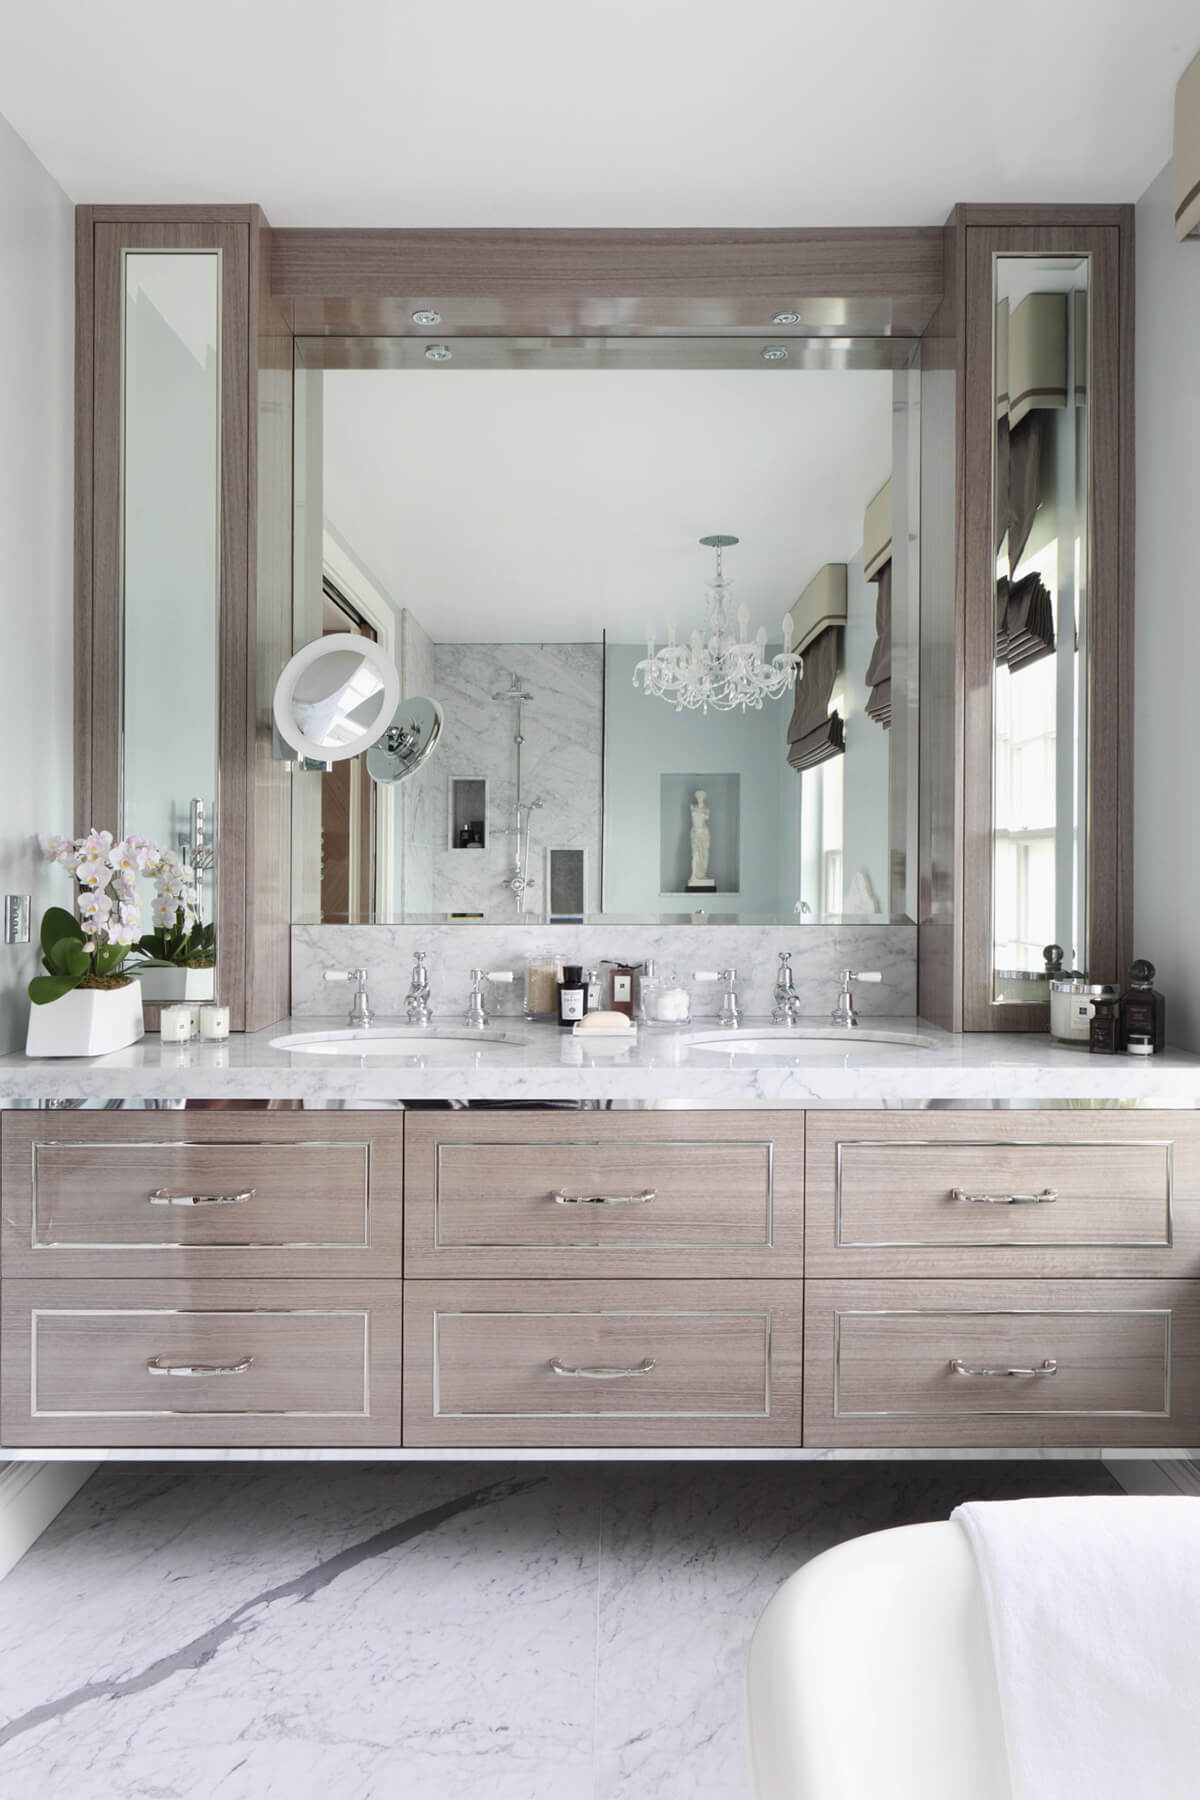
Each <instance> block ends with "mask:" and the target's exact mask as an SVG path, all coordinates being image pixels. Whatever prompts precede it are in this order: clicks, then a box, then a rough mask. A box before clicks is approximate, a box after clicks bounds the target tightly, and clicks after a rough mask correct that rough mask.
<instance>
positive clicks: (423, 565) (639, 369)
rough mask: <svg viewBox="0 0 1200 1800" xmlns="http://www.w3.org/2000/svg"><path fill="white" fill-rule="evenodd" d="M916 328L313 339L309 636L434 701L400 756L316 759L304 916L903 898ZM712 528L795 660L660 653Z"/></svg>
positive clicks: (894, 915)
mask: <svg viewBox="0 0 1200 1800" xmlns="http://www.w3.org/2000/svg"><path fill="white" fill-rule="evenodd" d="M780 352H782V354H780ZM915 357H916V346H915V345H914V343H913V341H912V340H901V339H890V338H878V339H857V340H852V339H831V338H826V339H823V340H812V339H792V340H790V341H789V342H788V343H786V344H784V345H778V346H776V345H771V344H761V343H759V342H758V341H757V340H751V339H726V340H711V339H704V338H692V339H665V340H663V339H660V340H647V339H635V340H621V339H605V340H597V341H590V340H586V339H565V340H564V339H544V340H539V339H511V338H510V339H486V338H458V339H452V340H450V341H448V342H447V343H445V344H429V345H426V344H424V343H422V342H421V341H420V340H413V339H399V338H383V339H363V338H358V339H338V338H336V337H324V338H320V339H315V338H313V339H304V338H300V339H297V342H296V390H295V425H296V456H295V470H296V481H295V496H296V532H295V551H296V562H295V616H294V641H295V644H296V646H297V647H300V646H302V645H305V644H308V643H311V642H313V641H314V640H315V639H317V638H319V637H321V636H323V635H325V634H329V633H341V634H344V633H353V634H360V635H362V636H363V637H365V638H368V639H372V640H374V641H375V642H377V643H379V644H380V645H381V646H382V647H383V648H384V649H385V650H386V651H387V652H388V653H389V654H390V655H391V656H392V657H393V658H394V660H395V662H396V664H397V665H398V667H399V670H400V674H401V681H402V693H403V695H404V696H405V697H406V698H415V697H418V696H419V697H424V698H427V699H429V700H431V701H433V702H434V703H435V704H436V706H437V707H438V708H440V711H441V715H442V722H441V730H440V735H439V738H438V742H437V746H436V750H435V752H434V753H433V754H431V755H430V756H429V758H428V760H427V762H426V763H425V764H424V765H423V766H422V767H420V768H419V769H418V770H416V771H415V772H414V773H413V774H412V775H411V776H410V777H409V778H408V779H406V780H404V781H403V782H399V783H396V784H394V785H389V784H387V783H377V782H375V781H373V780H372V778H371V771H370V768H369V766H368V759H367V758H356V759H353V760H352V761H348V762H344V763H336V764H334V765H332V766H331V767H330V768H328V769H321V768H319V767H316V768H314V767H305V768H297V770H296V772H295V775H294V780H293V824H294V833H293V842H294V866H293V917H294V918H295V919H296V920H298V921H304V922H314V921H323V922H329V923H333V922H338V923H341V922H356V923H357V922H371V921H378V922H404V921H408V922H418V921H427V920H442V919H473V920H479V919H482V920H486V921H507V920H513V919H517V918H521V917H530V918H534V919H539V920H564V921H565V920H578V919H580V918H595V917H603V918H606V919H613V920H617V919H623V920H629V921H635V922H654V921H658V920H680V919H688V918H691V917H693V916H697V915H702V916H703V917H705V918H709V919H713V920H726V921H742V922H776V921H780V922H782V921H786V922H787V923H789V924H793V923H798V922H802V923H836V922H841V921H845V920H849V919H854V920H856V921H859V922H875V921H877V922H880V923H889V922H895V921H896V920H903V919H906V918H911V917H913V916H915V902H914V889H915V881H916V867H915V850H916V841H915V809H916V799H917V794H916V779H915V756H916V703H917V695H916V685H915V683H916V643H917V628H916V609H917V572H918V571H917V555H918V543H917V528H916V519H917V517H918V514H917V495H918V491H919V470H918V467H917V452H916V449H915V446H916V445H917V443H918V442H919V428H918V425H919V422H918V420H917V418H916V405H917V393H918V381H917V377H916V371H915ZM715 537H723V538H725V539H727V540H728V539H736V542H732V543H731V542H726V543H725V544H724V545H722V546H716V545H712V544H705V543H703V542H701V540H703V539H706V538H715ZM718 548H719V551H720V555H721V559H722V562H721V580H722V582H723V583H725V584H731V585H728V586H725V587H723V588H722V589H720V590H718V593H719V596H720V597H721V598H722V599H723V601H724V602H725V605H726V613H727V617H728V620H729V629H730V635H731V636H732V637H733V638H734V639H735V640H736V641H738V642H740V643H745V644H748V645H751V646H753V649H754V653H755V657H756V658H757V659H758V660H759V662H760V664H761V665H762V666H763V667H765V668H767V669H771V668H774V667H776V666H778V667H780V668H783V669H784V670H785V671H786V668H787V663H786V657H787V655H788V654H789V653H790V652H792V651H794V650H799V652H800V653H801V655H802V658H803V675H802V677H801V679H800V681H799V683H798V684H796V685H795V686H793V685H790V684H785V685H783V688H782V691H779V688H780V684H779V682H776V683H774V688H775V691H774V693H771V692H769V691H768V693H767V696H766V697H763V698H762V700H761V705H757V706H756V705H750V706H748V707H746V708H744V709H743V708H742V707H741V706H736V705H735V706H734V707H732V708H731V709H728V710H725V709H722V708H721V707H719V706H718V705H715V704H714V705H710V706H709V708H708V710H707V711H706V710H705V709H704V707H703V706H702V705H700V706H694V707H693V706H692V705H690V704H683V705H682V706H680V705H678V704H677V698H672V697H665V698H664V697H660V696H659V695H658V694H655V693H654V692H648V691H647V681H646V674H647V671H646V669H645V668H644V667H643V666H642V665H644V664H645V663H646V662H647V661H648V659H649V657H650V656H651V655H653V656H654V657H658V656H659V655H660V653H661V652H662V651H663V649H664V647H666V646H669V645H670V643H671V642H672V634H674V637H673V641H674V643H675V644H676V645H677V646H679V647H682V648H685V649H686V648H688V647H690V646H691V644H692V642H693V638H694V634H696V633H699V634H700V639H701V646H702V647H703V646H704V645H705V644H707V642H708V639H709V637H710V636H711V631H712V627H711V624H710V622H709V618H708V611H707V609H708V607H709V605H710V603H711V601H712V598H713V593H714V590H713V587H712V583H713V582H714V580H715V579H716V574H717V562H716V557H717V552H718ZM789 639H790V641H789ZM750 660H753V659H750ZM635 678H636V679H635ZM650 685H651V686H653V683H651V684H650ZM694 697H695V696H694V695H690V696H689V695H685V696H684V698H685V699H690V698H694ZM402 706H403V703H402ZM397 716H398V717H400V716H401V715H400V714H398V715H397Z"/></svg>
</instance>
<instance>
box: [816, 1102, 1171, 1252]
mask: <svg viewBox="0 0 1200 1800" xmlns="http://www.w3.org/2000/svg"><path fill="white" fill-rule="evenodd" d="M806 1180H807V1207H808V1245H807V1264H806V1273H808V1274H810V1275H816V1276H821V1275H834V1274H845V1273H849V1272H850V1271H851V1270H853V1271H854V1272H855V1273H858V1274H878V1275H907V1274H913V1275H935V1274H961V1275H990V1274H997V1275H999V1274H1008V1273H1011V1274H1036V1275H1047V1276H1051V1275H1062V1276H1064V1277H1070V1276H1072V1275H1093V1274H1096V1275H1112V1276H1121V1275H1131V1276H1133V1275H1138V1274H1142V1273H1144V1274H1154V1275H1175V1274H1179V1275H1191V1274H1196V1273H1200V1148H1198V1143H1197V1128H1196V1122H1195V1119H1194V1116H1193V1115H1192V1114H1190V1113H1171V1112H1165V1113H1164V1112H1158V1113H1141V1112H1133V1113H1117V1112H1109V1113H1091V1114H1083V1113H1075V1112H1071V1111H1055V1112H1019V1113H1011V1114H1007V1115H1006V1114H998V1113H994V1112H981V1113H950V1114H930V1113H919V1114H909V1115H906V1116H905V1117H903V1118H888V1117H886V1116H881V1115H880V1114H878V1113H874V1114H870V1113H862V1114H842V1115H841V1116H840V1117H838V1116H836V1115H832V1114H826V1115H819V1114H810V1115H809V1126H808V1133H807V1170H806Z"/></svg>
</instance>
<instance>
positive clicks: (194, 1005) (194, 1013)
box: [183, 1000, 200, 1037]
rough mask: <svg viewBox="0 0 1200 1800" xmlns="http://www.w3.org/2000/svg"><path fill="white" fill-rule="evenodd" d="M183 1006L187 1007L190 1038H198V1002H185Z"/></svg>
mask: <svg viewBox="0 0 1200 1800" xmlns="http://www.w3.org/2000/svg"><path fill="white" fill-rule="evenodd" d="M183 1004H184V1005H185V1006H186V1007H187V1010H188V1016H189V1018H190V1019H191V1023H192V1036H193V1037H199V1036H200V1002H199V1001H198V1000H185V1001H184V1002H183Z"/></svg>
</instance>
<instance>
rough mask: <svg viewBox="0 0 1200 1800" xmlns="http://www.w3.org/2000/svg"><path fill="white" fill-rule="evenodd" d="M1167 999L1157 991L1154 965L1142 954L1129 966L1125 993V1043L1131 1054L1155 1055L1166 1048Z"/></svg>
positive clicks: (1123, 1017)
mask: <svg viewBox="0 0 1200 1800" xmlns="http://www.w3.org/2000/svg"><path fill="white" fill-rule="evenodd" d="M1165 1015H1166V1001H1165V1000H1164V999H1163V997H1162V995H1161V994H1156V993H1155V991H1154V964H1153V963H1152V962H1146V961H1144V960H1143V958H1141V957H1139V958H1138V959H1137V961H1136V962H1132V963H1130V965H1129V986H1128V987H1127V988H1126V990H1125V992H1124V993H1123V994H1122V995H1121V1043H1122V1045H1123V1046H1124V1048H1125V1049H1126V1050H1127V1051H1128V1052H1129V1054H1130V1056H1155V1055H1157V1053H1158V1052H1159V1051H1160V1050H1163V1049H1165V1048H1166V1030H1165Z"/></svg>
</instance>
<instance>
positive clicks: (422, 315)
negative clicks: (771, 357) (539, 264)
mask: <svg viewBox="0 0 1200 1800" xmlns="http://www.w3.org/2000/svg"><path fill="white" fill-rule="evenodd" d="M412 322H413V324H414V325H440V324H441V322H442V315H441V313H440V312H434V311H433V310H432V308H425V309H423V310H422V311H421V312H415V313H414V314H413V316H412ZM775 323H776V324H777V325H778V323H779V320H778V319H776V321H775Z"/></svg>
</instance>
